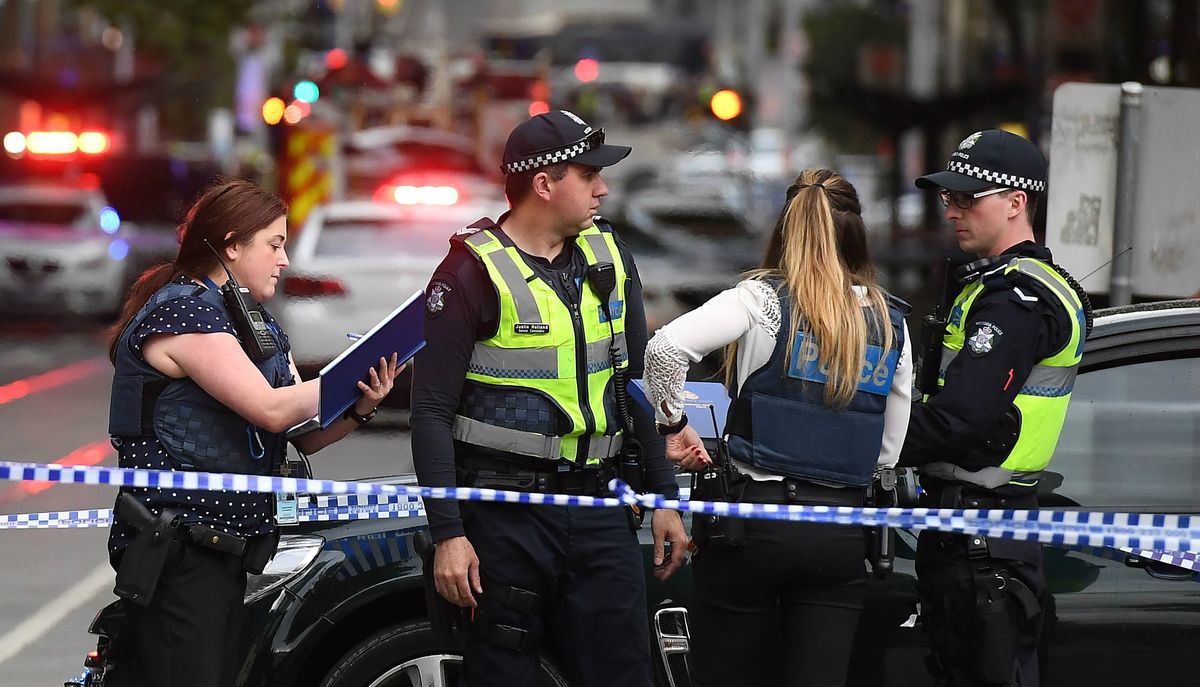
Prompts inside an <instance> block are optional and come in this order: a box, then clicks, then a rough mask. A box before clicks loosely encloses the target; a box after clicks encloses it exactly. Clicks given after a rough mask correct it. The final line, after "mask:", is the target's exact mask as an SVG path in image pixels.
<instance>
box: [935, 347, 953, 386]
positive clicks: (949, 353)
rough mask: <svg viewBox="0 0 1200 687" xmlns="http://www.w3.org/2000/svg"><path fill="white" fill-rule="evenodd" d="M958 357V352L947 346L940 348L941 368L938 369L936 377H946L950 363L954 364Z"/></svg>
mask: <svg viewBox="0 0 1200 687" xmlns="http://www.w3.org/2000/svg"><path fill="white" fill-rule="evenodd" d="M957 355H958V351H956V350H954V349H953V348H950V347H949V346H942V360H941V365H942V366H941V367H940V368H938V377H939V378H942V377H945V376H946V370H948V369H950V363H952V362H954V358H955V357H956V356H957Z"/></svg>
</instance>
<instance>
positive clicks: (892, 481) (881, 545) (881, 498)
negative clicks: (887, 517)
mask: <svg viewBox="0 0 1200 687" xmlns="http://www.w3.org/2000/svg"><path fill="white" fill-rule="evenodd" d="M896 484H897V479H896V470H895V468H882V469H880V470H879V471H877V472H876V473H875V480H874V481H873V482H872V483H871V486H870V487H869V488H868V489H867V505H868V506H870V507H872V508H893V507H895V506H896V505H897V502H898V497H897V494H896ZM866 532H867V562H868V563H870V564H871V571H872V572H873V573H874V574H875V577H876V578H878V579H883V578H884V577H887V576H888V574H890V573H891V572H892V568H893V567H894V565H895V563H896V532H895V530H893V529H892V528H891V527H886V526H877V527H868V528H866Z"/></svg>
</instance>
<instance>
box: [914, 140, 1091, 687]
mask: <svg viewBox="0 0 1200 687" xmlns="http://www.w3.org/2000/svg"><path fill="white" fill-rule="evenodd" d="M916 184H917V186H918V187H919V188H923V189H938V193H939V196H940V198H941V201H942V204H943V205H944V206H945V207H946V212H945V215H946V219H947V220H949V221H950V222H951V223H952V224H953V225H954V231H955V235H956V237H957V239H958V245H959V247H960V248H962V249H963V250H964V251H967V252H970V253H975V254H976V255H978V256H979V258H980V259H979V260H977V261H975V262H972V263H968V264H967V265H964V266H962V267H960V268H958V269H957V270H956V271H955V272H954V273H953V275H952V278H953V279H955V280H956V282H957V284H958V285H960V286H961V290H960V291H959V292H958V294H957V296H956V297H955V298H954V301H953V303H952V305H951V307H950V313H949V316H948V317H947V318H946V319H945V320H944V321H940V320H938V319H937V318H930V319H929V320H927V321H929V322H932V323H935V329H936V330H937V331H936V334H935V335H933V336H928V337H927V341H928V342H930V343H931V344H932V345H931V346H930V347H929V349H927V350H926V352H925V356H924V358H925V359H924V361H923V363H922V365H923V374H922V389H921V391H922V392H923V393H924V395H925V398H924V402H922V403H917V404H915V405H914V406H913V410H912V415H911V419H910V423H909V430H908V434H907V436H906V438H905V442H904V447H903V449H902V452H901V463H902V464H904V465H913V466H919V467H920V472H921V475H922V476H921V484H922V486H923V487H924V488H925V491H926V496H925V497H924V498H925V499H926V501H927V503H925V504H923V505H928V506H930V507H937V508H984V509H987V508H1006V509H1031V508H1037V506H1038V501H1037V490H1038V483H1039V480H1040V478H1041V474H1042V470H1044V469H1045V468H1046V466H1047V465H1048V464H1049V462H1050V458H1051V456H1052V455H1053V453H1054V447H1055V444H1057V442H1058V436H1059V432H1060V431H1061V429H1062V425H1063V420H1064V418H1065V417H1066V412H1067V404H1068V403H1069V402H1070V400H1071V389H1072V388H1073V385H1074V381H1075V374H1076V372H1077V370H1078V368H1079V363H1080V360H1081V356H1082V353H1083V345H1084V340H1085V339H1086V337H1087V334H1088V331H1089V330H1090V329H1091V308H1090V305H1089V303H1088V299H1087V296H1086V294H1084V292H1083V290H1082V289H1081V288H1080V287H1079V285H1078V284H1077V283H1076V282H1075V280H1074V279H1073V278H1072V277H1071V275H1070V274H1068V273H1067V272H1066V270H1064V269H1062V268H1061V267H1059V266H1057V265H1055V264H1054V262H1053V257H1052V256H1051V254H1050V251H1049V249H1047V248H1046V247H1045V246H1042V245H1039V244H1037V243H1035V242H1034V235H1033V224H1032V222H1033V215H1034V212H1035V210H1036V208H1037V202H1038V198H1039V197H1040V196H1041V195H1042V194H1044V193H1045V190H1046V159H1045V157H1043V156H1042V153H1041V151H1039V150H1038V148H1037V147H1036V146H1035V145H1034V144H1033V143H1031V142H1030V141H1028V140H1026V139H1025V138H1022V137H1020V136H1017V135H1015V134H1012V133H1009V132H1006V131H1000V130H995V129H992V130H987V131H980V132H978V133H974V134H971V135H970V136H968V137H967V138H965V139H964V140H963V141H962V142H961V143H960V144H959V145H958V149H957V150H955V151H954V153H953V154H952V155H951V156H950V161H949V162H948V163H947V165H946V169H945V170H944V171H941V172H936V173H933V174H929V175H926V176H923V177H920V178H919V179H917V181H916ZM930 349H932V350H930ZM916 569H917V577H918V590H919V593H920V596H921V612H922V615H923V619H924V623H925V626H926V628H927V630H928V632H929V635H930V642H931V648H932V655H931V656H930V658H929V661H928V663H929V666H930V670H931V671H932V672H933V673H934V675H935V677H936V678H937V680H938V683H937V684H939V685H1020V686H1021V687H1028V686H1029V685H1037V684H1038V683H1039V656H1038V654H1039V640H1040V638H1041V635H1042V633H1043V630H1044V627H1045V625H1046V623H1047V622H1049V621H1051V620H1053V617H1054V610H1053V597H1051V596H1050V594H1049V593H1048V592H1047V589H1046V581H1045V576H1044V572H1043V568H1042V550H1041V546H1040V545H1039V544H1037V543H1034V542H1017V541H1010V540H1004V539H993V538H985V537H979V536H970V535H961V534H950V533H941V532H933V531H924V532H922V533H921V535H920V539H919V542H918V547H917V560H916Z"/></svg>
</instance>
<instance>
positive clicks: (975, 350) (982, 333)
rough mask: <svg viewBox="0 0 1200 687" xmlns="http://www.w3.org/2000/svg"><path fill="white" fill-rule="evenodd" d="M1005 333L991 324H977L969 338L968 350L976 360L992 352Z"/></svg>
mask: <svg viewBox="0 0 1200 687" xmlns="http://www.w3.org/2000/svg"><path fill="white" fill-rule="evenodd" d="M1003 334H1004V332H1003V331H1002V330H1001V329H1000V328H999V327H997V326H996V325H994V324H992V323H991V322H976V323H975V330H974V332H972V333H971V335H970V336H968V337H967V349H968V350H969V351H970V353H971V355H972V356H973V357H975V358H979V357H981V356H985V355H987V354H988V353H990V352H991V350H992V349H993V348H995V347H996V344H998V343H1000V337H1001V336H1002V335H1003Z"/></svg>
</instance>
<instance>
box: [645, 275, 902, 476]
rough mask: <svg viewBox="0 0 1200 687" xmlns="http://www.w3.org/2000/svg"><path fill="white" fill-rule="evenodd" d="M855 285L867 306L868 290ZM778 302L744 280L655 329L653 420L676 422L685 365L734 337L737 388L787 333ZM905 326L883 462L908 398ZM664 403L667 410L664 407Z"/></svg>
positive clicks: (894, 455)
mask: <svg viewBox="0 0 1200 687" xmlns="http://www.w3.org/2000/svg"><path fill="white" fill-rule="evenodd" d="M854 288H855V291H856V292H857V293H858V295H859V297H860V299H862V302H863V306H864V307H866V306H867V301H866V290H865V289H863V288H861V287H854ZM780 307H781V306H780V302H779V294H778V293H776V291H775V289H774V288H772V287H771V285H770V284H767V283H766V282H764V281H761V280H758V279H746V280H743V281H741V282H739V283H738V284H737V286H734V287H733V288H731V289H727V290H725V291H722V292H721V293H718V294H717V295H715V296H713V297H712V298H711V299H709V301H708V302H707V303H705V304H704V305H702V306H700V307H699V308H696V309H695V310H693V311H691V312H689V313H685V314H683V315H680V316H679V317H678V318H676V319H675V320H673V321H672V322H671V323H669V324H667V325H665V326H663V327H662V328H661V329H659V330H658V332H656V333H655V335H654V337H653V338H651V339H650V342H649V343H648V344H647V345H646V369H645V384H646V389H647V392H648V396H649V398H650V402H651V403H653V404H654V414H655V419H656V420H657V421H658V422H659V423H661V424H674V423H676V422H678V421H679V418H680V416H681V415H682V413H683V385H684V382H685V381H686V380H687V371H688V365H689V364H691V363H695V362H699V361H700V359H701V358H703V357H704V356H705V355H707V354H708V353H710V352H712V351H715V350H717V349H718V348H722V347H724V346H726V345H728V344H730V343H733V342H734V341H737V342H738V356H737V369H736V370H735V373H736V380H737V384H738V388H739V389H740V388H741V387H742V383H743V382H744V381H745V380H746V379H747V378H748V377H749V376H750V375H751V374H753V373H754V372H755V371H756V370H758V369H759V368H761V367H762V366H763V365H766V364H767V362H768V361H770V359H771V354H772V353H773V352H774V350H775V342H776V339H777V337H779V336H787V334H788V333H787V332H780V330H779V329H780V323H781V319H782V318H781V316H780V312H781V311H780ZM903 327H904V346H903V348H902V349H901V351H900V360H899V361H898V363H897V365H896V373H895V375H893V377H892V387H891V389H890V390H889V392H888V398H887V407H886V409H885V410H884V415H883V443H882V445H881V446H880V447H879V465H881V466H885V467H892V466H894V465H895V464H896V461H897V460H898V459H899V457H900V447H901V446H902V445H903V444H904V435H905V433H906V432H907V431H908V416H909V412H910V410H911V403H912V373H913V370H912V352H911V346H910V344H909V340H910V339H909V335H908V325H907V323H905V324H903ZM664 404H665V406H666V408H667V410H668V411H669V412H665V413H664V412H663V406H664ZM738 467H739V469H740V470H742V471H743V472H745V473H747V474H749V475H750V476H752V477H755V478H757V479H782V478H781V477H780V476H779V475H775V474H772V473H765V472H763V471H761V470H756V469H754V468H752V467H750V466H748V465H746V464H744V463H741V462H739V463H738Z"/></svg>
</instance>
